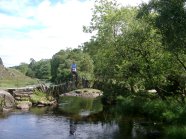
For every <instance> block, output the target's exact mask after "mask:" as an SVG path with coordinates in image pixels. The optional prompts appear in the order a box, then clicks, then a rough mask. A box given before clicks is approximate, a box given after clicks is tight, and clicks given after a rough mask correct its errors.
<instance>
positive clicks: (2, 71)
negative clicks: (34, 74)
mask: <svg viewBox="0 0 186 139" xmlns="http://www.w3.org/2000/svg"><path fill="white" fill-rule="evenodd" d="M0 75H1V76H0V88H1V89H4V88H10V87H13V88H14V87H24V86H28V85H33V84H37V80H36V79H32V78H30V77H27V76H25V75H23V74H22V73H21V72H19V71H17V70H15V69H12V68H5V67H3V66H1V67H0Z"/></svg>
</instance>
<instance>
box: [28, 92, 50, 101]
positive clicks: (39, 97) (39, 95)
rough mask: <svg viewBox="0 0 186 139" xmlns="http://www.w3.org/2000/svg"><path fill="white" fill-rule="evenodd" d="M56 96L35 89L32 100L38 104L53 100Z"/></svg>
mask: <svg viewBox="0 0 186 139" xmlns="http://www.w3.org/2000/svg"><path fill="white" fill-rule="evenodd" d="M53 100H54V98H53V97H52V96H51V95H49V94H47V93H45V92H42V91H40V90H34V92H33V94H32V95H31V97H30V101H31V102H32V103H34V104H38V103H39V102H48V101H53Z"/></svg>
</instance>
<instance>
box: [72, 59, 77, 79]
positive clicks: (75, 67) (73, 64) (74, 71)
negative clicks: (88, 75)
mask: <svg viewBox="0 0 186 139" xmlns="http://www.w3.org/2000/svg"><path fill="white" fill-rule="evenodd" d="M71 73H72V75H75V77H76V81H77V78H78V74H77V65H76V64H75V62H73V63H72V65H71Z"/></svg>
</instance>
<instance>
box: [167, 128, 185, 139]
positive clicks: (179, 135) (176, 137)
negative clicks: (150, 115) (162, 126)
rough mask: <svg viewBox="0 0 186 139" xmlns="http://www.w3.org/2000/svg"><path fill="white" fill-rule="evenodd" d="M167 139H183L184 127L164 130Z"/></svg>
mask: <svg viewBox="0 0 186 139" xmlns="http://www.w3.org/2000/svg"><path fill="white" fill-rule="evenodd" d="M166 134H167V137H168V138H170V139H185V138H186V127H185V126H183V127H175V126H174V127H169V128H167V129H166Z"/></svg>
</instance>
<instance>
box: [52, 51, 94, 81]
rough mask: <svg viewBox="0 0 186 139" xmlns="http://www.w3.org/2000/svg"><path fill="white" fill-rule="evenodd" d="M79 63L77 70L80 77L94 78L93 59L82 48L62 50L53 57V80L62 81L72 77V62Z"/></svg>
mask: <svg viewBox="0 0 186 139" xmlns="http://www.w3.org/2000/svg"><path fill="white" fill-rule="evenodd" d="M73 62H75V63H76V64H77V72H78V75H79V76H80V77H82V76H85V77H86V78H88V79H92V78H93V61H92V60H91V58H90V56H89V55H88V54H86V53H83V51H82V50H80V49H73V50H70V49H67V50H61V51H59V52H58V53H56V54H55V55H53V57H52V59H51V75H52V81H54V82H60V81H66V80H69V79H70V76H71V69H70V67H71V64H72V63H73Z"/></svg>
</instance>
